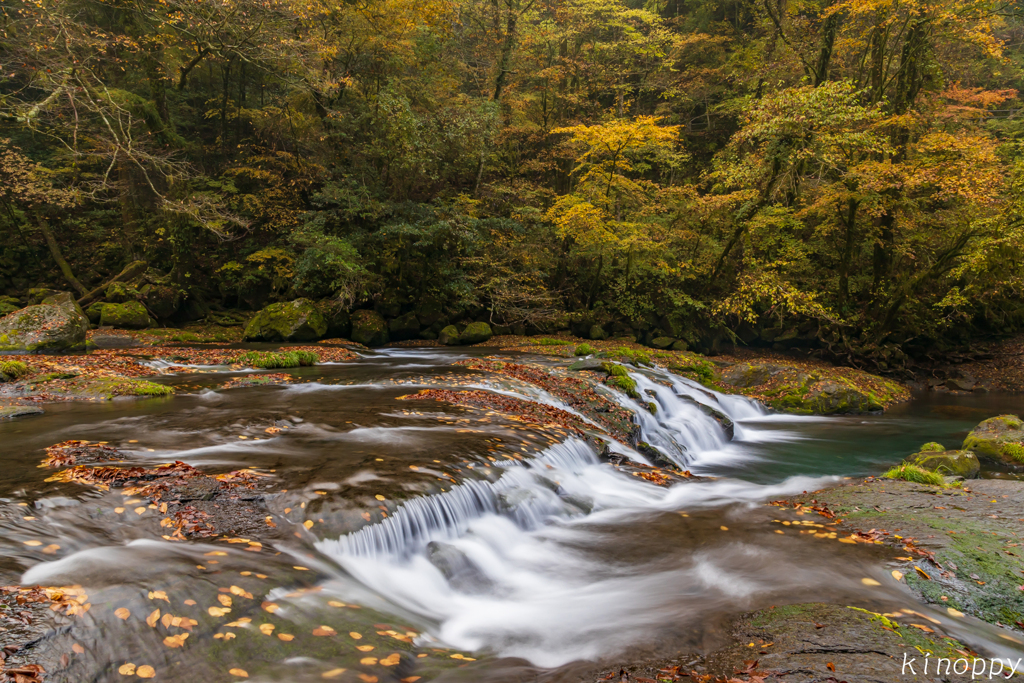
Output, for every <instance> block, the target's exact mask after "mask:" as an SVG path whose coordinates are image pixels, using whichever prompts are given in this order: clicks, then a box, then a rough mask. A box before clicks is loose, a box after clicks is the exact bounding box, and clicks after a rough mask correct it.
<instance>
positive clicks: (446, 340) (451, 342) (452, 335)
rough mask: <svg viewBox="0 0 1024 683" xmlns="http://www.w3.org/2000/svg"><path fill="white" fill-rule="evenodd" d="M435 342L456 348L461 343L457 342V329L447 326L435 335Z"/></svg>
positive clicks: (453, 326)
mask: <svg viewBox="0 0 1024 683" xmlns="http://www.w3.org/2000/svg"><path fill="white" fill-rule="evenodd" d="M437 341H438V342H439V343H441V344H442V345H444V346H458V345H459V344H460V343H461V342H460V341H459V328H457V327H455V325H449V326H448V327H446V328H444V329H443V330H441V333H440V334H438V335H437Z"/></svg>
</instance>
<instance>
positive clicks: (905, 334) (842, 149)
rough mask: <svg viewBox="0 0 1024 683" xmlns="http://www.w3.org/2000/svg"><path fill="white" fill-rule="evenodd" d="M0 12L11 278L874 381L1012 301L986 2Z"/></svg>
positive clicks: (470, 2) (1004, 94) (530, 3)
mask: <svg viewBox="0 0 1024 683" xmlns="http://www.w3.org/2000/svg"><path fill="white" fill-rule="evenodd" d="M0 4H2V6H3V16H2V22H3V24H2V38H0V40H2V43H0V230H2V231H3V233H4V247H3V251H2V254H0V289H2V290H4V291H5V292H6V294H7V295H9V296H15V297H17V296H20V295H22V294H23V293H24V292H25V291H27V290H28V289H29V288H33V287H53V288H56V289H63V290H73V291H75V292H76V296H84V295H86V294H87V293H88V292H89V291H90V290H92V289H93V288H95V287H97V286H98V285H101V284H102V283H103V282H105V281H107V280H108V279H109V278H110V277H111V276H112V275H114V274H115V273H117V272H118V271H120V270H121V269H122V268H124V267H125V266H126V265H128V264H131V263H133V262H137V261H142V262H145V263H146V264H147V267H148V271H147V272H148V275H147V277H148V278H149V280H150V282H151V283H153V284H159V286H161V287H163V288H164V289H170V290H173V292H174V295H173V297H172V302H171V304H169V305H167V306H164V307H163V313H162V314H161V316H162V317H165V318H166V320H167V321H170V322H171V323H175V322H183V321H187V320H191V319H197V318H202V317H205V316H208V315H210V312H211V311H223V310H230V309H245V310H258V309H260V308H261V307H263V306H264V305H266V304H268V303H271V302H274V301H286V300H291V299H295V298H297V297H308V298H312V299H321V300H323V299H330V300H333V301H336V302H340V304H341V305H343V306H344V307H346V308H352V309H358V308H377V309H378V310H379V311H382V312H385V313H386V317H395V316H398V315H400V314H402V313H408V312H410V311H417V310H423V309H424V307H427V308H430V309H431V310H439V311H441V312H442V317H443V319H444V320H445V321H448V320H450V321H453V322H454V321H473V320H487V321H490V322H491V323H492V324H496V325H500V326H506V327H508V328H510V329H521V330H525V331H557V330H559V329H572V330H573V331H574V332H576V333H577V334H581V335H582V336H587V335H588V332H589V331H590V330H591V329H593V327H594V326H595V325H598V326H603V329H606V330H607V333H608V334H612V335H633V336H635V337H637V338H639V339H641V340H647V341H649V340H650V339H651V338H653V337H659V336H671V337H673V338H678V339H681V340H683V341H684V342H685V343H686V344H688V345H690V346H691V347H693V348H697V349H698V350H703V351H713V350H714V349H715V348H716V346H717V345H718V344H720V343H722V342H742V343H748V344H767V345H772V344H774V345H776V346H778V345H781V346H782V347H787V346H790V345H795V346H803V347H807V348H813V349H817V350H818V351H819V352H821V353H824V354H828V355H830V356H832V357H839V358H857V359H860V360H864V361H869V362H871V363H873V364H874V365H875V366H877V367H880V368H882V369H885V368H887V367H891V366H893V365H899V364H900V363H901V362H902V360H903V359H905V358H907V356H908V355H909V356H924V355H928V354H931V353H934V352H942V351H944V350H948V349H952V348H956V347H958V346H962V345H964V344H966V343H968V342H970V341H971V340H972V339H976V338H979V337H985V336H991V335H998V334H1003V333H1008V332H1012V331H1015V330H1019V329H1020V327H1021V325H1022V323H1024V302H1022V297H1021V294H1022V281H1021V278H1022V275H1024V271H1022V264H1021V253H1022V251H1021V249H1022V246H1024V224H1022V221H1024V156H1022V154H1021V151H1020V144H1021V138H1022V134H1024V127H1022V126H1021V123H1020V121H1021V114H1022V112H1021V111H1020V103H1019V94H1018V91H1019V90H1020V89H1021V76H1022V74H1021V57H1022V53H1021V51H1020V48H1019V45H1020V43H1021V40H1020V37H1021V31H1022V28H1024V23H1022V21H1021V18H1020V16H1019V14H1020V9H1021V8H1020V6H1019V5H1018V4H1016V3H1003V2H998V1H995V0H923V1H922V0H836V1H831V2H830V1H828V0H821V1H816V0H664V1H660V0H649V1H648V2H640V1H639V0H451V1H448V0H353V1H351V2H344V1H341V0H0ZM435 324H436V323H435ZM435 333H436V330H435ZM435 336H436V335H435Z"/></svg>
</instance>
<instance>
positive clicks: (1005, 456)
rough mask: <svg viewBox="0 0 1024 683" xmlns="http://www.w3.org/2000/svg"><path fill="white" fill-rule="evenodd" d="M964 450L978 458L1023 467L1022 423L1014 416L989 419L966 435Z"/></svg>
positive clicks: (1023, 430)
mask: <svg viewBox="0 0 1024 683" xmlns="http://www.w3.org/2000/svg"><path fill="white" fill-rule="evenodd" d="M964 450H968V451H971V452H973V453H974V454H975V455H976V456H978V457H979V458H984V459H988V460H993V461H996V462H1002V463H1006V464H1009V465H1024V422H1022V421H1021V419H1020V418H1019V417H1017V416H1016V415H999V416H997V417H990V418H989V419H987V420H985V421H983V422H982V423H981V424H979V425H978V426H977V427H975V428H974V429H973V430H971V433H970V434H968V435H967V438H966V439H964Z"/></svg>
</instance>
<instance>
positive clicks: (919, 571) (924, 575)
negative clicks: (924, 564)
mask: <svg viewBox="0 0 1024 683" xmlns="http://www.w3.org/2000/svg"><path fill="white" fill-rule="evenodd" d="M914 569H916V570H917V573H918V574H920V575H921V576H922V577H923V578H924V579H925V580H926V581H931V580H932V577H930V576H928V573H927V572H926V571H925V570H923V569H921V568H920V567H918V566H917V565H914Z"/></svg>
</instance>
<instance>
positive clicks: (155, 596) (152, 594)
mask: <svg viewBox="0 0 1024 683" xmlns="http://www.w3.org/2000/svg"><path fill="white" fill-rule="evenodd" d="M149 599H150V600H163V601H164V602H167V603H169V602H170V600H169V599H168V598H167V593H165V592H163V591H149Z"/></svg>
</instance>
